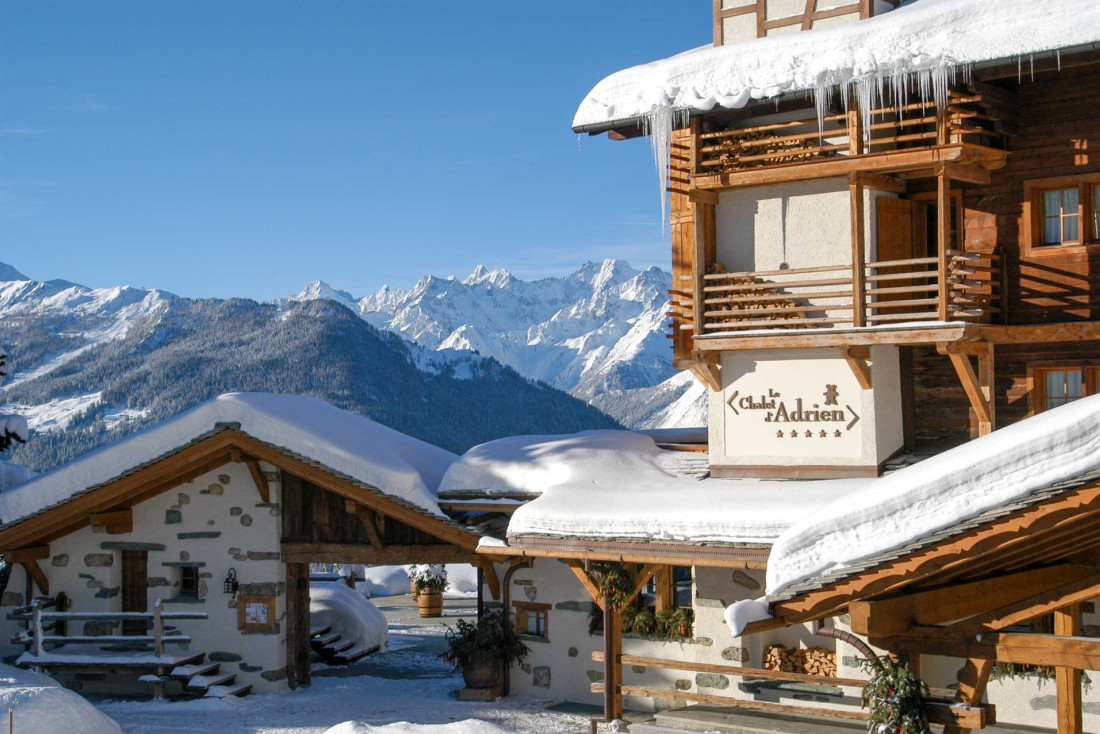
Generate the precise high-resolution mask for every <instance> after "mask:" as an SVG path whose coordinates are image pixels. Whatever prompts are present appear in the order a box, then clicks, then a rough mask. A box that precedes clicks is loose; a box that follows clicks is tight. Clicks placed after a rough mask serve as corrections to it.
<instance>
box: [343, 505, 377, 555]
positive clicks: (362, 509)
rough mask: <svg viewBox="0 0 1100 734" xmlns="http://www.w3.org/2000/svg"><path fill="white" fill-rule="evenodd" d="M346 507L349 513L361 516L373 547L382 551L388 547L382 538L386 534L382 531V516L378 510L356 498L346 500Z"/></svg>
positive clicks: (360, 519)
mask: <svg viewBox="0 0 1100 734" xmlns="http://www.w3.org/2000/svg"><path fill="white" fill-rule="evenodd" d="M344 509H345V510H347V512H348V513H349V514H352V515H358V516H359V521H360V522H361V523H363V530H364V531H366V533H367V540H369V541H370V545H371V548H374V549H375V550H376V551H380V550H383V549H384V548H385V547H386V544H385V543H384V542H383V540H382V538H383V537H384V534H383V532H382V523H381V522H380V516H379V515H378V513H377V512H375V511H374V510H372V509H371V508H369V507H367V506H366V505H361V504H359V503H358V502H355V501H354V500H345V501H344Z"/></svg>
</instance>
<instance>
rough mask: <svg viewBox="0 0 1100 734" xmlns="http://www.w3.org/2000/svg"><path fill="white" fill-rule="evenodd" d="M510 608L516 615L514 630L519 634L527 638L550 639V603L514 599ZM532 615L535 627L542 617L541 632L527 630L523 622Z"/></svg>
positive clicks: (546, 640) (547, 640)
mask: <svg viewBox="0 0 1100 734" xmlns="http://www.w3.org/2000/svg"><path fill="white" fill-rule="evenodd" d="M512 609H513V610H514V612H515V615H516V631H517V632H519V636H520V637H522V638H524V639H527V640H543V641H545V642H549V641H550V605H549V604H540V603H538V602H533V601H515V602H512ZM531 616H533V617H534V618H535V620H536V623H535V628H536V629H537V628H538V619H539V618H540V617H541V618H542V628H543V634H541V635H540V634H537V633H532V632H528V631H527V626H526V625H525V624H523V622H524V621H525V620H526V619H527V618H528V617H531Z"/></svg>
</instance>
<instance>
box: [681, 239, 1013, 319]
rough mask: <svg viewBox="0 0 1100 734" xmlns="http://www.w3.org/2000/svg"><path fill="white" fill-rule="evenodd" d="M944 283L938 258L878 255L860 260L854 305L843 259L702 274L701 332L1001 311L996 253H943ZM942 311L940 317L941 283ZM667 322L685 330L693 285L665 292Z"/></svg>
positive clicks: (848, 271)
mask: <svg viewBox="0 0 1100 734" xmlns="http://www.w3.org/2000/svg"><path fill="white" fill-rule="evenodd" d="M946 272H947V279H946V284H941V283H940V276H939V268H938V258H936V257H921V258H909V259H905V260H882V261H875V262H869V263H866V264H865V266H864V278H863V281H864V284H865V290H864V302H863V303H862V304H856V303H855V300H854V298H853V289H852V280H853V279H852V267H851V265H828V266H817V267H812V268H791V269H786V270H761V271H747V272H738V273H714V274H708V275H706V276H704V278H703V282H702V284H700V287H701V288H702V290H703V301H702V302H703V308H704V309H705V310H704V312H703V329H704V333H705V334H719V333H727V332H741V331H748V330H759V329H764V330H771V329H777V330H778V329H807V328H832V327H846V326H852V325H853V324H854V323H855V318H854V316H855V309H856V308H857V307H858V308H860V309H861V314H862V316H863V318H862V321H863V323H865V324H867V325H868V326H876V325H879V326H881V325H885V324H897V323H904V322H920V321H944V320H946V321H969V322H975V323H981V322H988V321H991V320H993V319H995V318H997V317H998V316H999V314H1001V312H1002V308H1003V306H1002V284H1001V279H1002V276H1001V272H1002V265H1001V255H1000V254H999V253H971V252H963V251H959V250H948V252H947V271H946ZM942 288H946V289H947V299H946V303H947V313H946V314H945V315H941V314H940V312H939V302H940V293H941V289H942ZM670 293H671V295H672V310H670V312H669V317H670V318H671V324H670V325H671V326H672V328H673V329H674V330H676V329H681V330H684V329H691V328H692V326H691V324H692V322H693V316H694V305H693V301H692V298H691V294H692V293H693V290H692V289H690V288H688V287H686V286H681V288H680V290H679V291H670Z"/></svg>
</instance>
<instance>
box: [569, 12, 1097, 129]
mask: <svg viewBox="0 0 1100 734" xmlns="http://www.w3.org/2000/svg"><path fill="white" fill-rule="evenodd" d="M1097 41H1100V4H1098V3H1095V2H1080V0H1044V1H1043V2H1034V0H998V1H997V2H989V0H921V1H920V2H914V3H911V4H909V5H907V6H905V7H902V8H899V9H897V10H893V11H891V12H889V13H885V14H883V15H881V16H878V17H875V18H871V19H869V20H865V21H860V22H859V23H851V24H847V25H843V26H838V27H835V28H827V29H819V30H814V31H808V32H800V33H790V34H784V35H780V36H773V37H770V38H760V39H755V40H751V41H747V42H744V43H738V44H732V45H729V46H718V47H712V46H704V47H701V48H698V49H694V50H692V51H687V52H685V53H682V54H679V55H677V56H673V57H671V58H668V59H663V60H661V61H655V62H653V63H649V64H644V65H641V66H635V67H632V68H630V69H625V70H623V71H620V72H617V73H615V74H612V75H611V76H609V77H607V78H606V79H604V80H603V81H601V82H599V83H598V84H597V85H596V86H595V88H594V89H593V90H592V91H591V92H589V93H588V96H587V97H585V99H584V101H583V102H581V105H580V108H579V109H578V110H577V113H576V116H575V117H574V119H573V128H574V129H575V130H577V131H578V132H581V131H584V130H586V129H590V128H599V127H601V126H606V125H608V124H609V123H613V122H617V121H618V122H623V121H629V120H635V119H639V118H649V117H651V116H652V113H653V111H654V110H657V109H673V110H697V111H707V110H711V109H713V108H715V107H725V108H738V107H744V106H745V105H746V104H747V103H748V102H749V101H750V100H758V99H765V98H771V97H776V96H779V95H782V94H786V93H789V92H797V91H806V90H815V91H816V92H817V93H818V95H819V97H820V96H823V92H824V90H825V89H826V88H827V87H831V86H836V85H840V86H849V85H854V86H856V87H857V88H858V89H859V90H860V91H861V93H862V94H864V95H865V96H869V95H870V94H872V93H873V92H877V91H878V89H879V83H880V80H885V81H886V82H890V81H892V80H895V79H897V78H899V77H900V76H901V75H904V74H921V75H925V76H926V77H927V78H928V79H929V80H931V78H932V77H937V78H942V79H944V80H945V79H946V75H947V74H948V73H949V70H952V69H955V68H958V67H966V66H969V65H973V64H978V63H981V62H985V61H992V60H998V59H1013V60H1016V59H1022V67H1023V68H1022V71H1023V73H1024V74H1026V73H1027V72H1028V57H1029V55H1031V54H1038V53H1042V52H1047V51H1053V50H1055V49H1065V48H1072V47H1075V46H1081V45H1085V44H1091V43H1094V42H1097ZM889 91H890V90H887V92H883V94H886V93H888V92H889ZM819 101H820V100H819Z"/></svg>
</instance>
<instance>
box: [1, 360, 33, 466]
mask: <svg viewBox="0 0 1100 734" xmlns="http://www.w3.org/2000/svg"><path fill="white" fill-rule="evenodd" d="M7 363H8V355H7V352H5V351H4V350H3V349H2V348H0V380H2V379H3V378H5V377H7V376H8V373H7V372H6V371H5V369H4V367H5V366H6V365H7ZM26 441H27V421H26V420H24V419H23V417H22V416H18V415H5V414H3V413H0V452H4V451H7V450H8V449H9V448H11V445H12V444H14V443H16V442H19V443H26Z"/></svg>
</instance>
